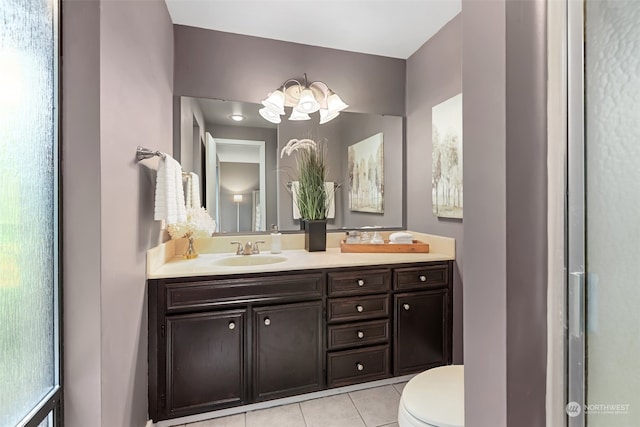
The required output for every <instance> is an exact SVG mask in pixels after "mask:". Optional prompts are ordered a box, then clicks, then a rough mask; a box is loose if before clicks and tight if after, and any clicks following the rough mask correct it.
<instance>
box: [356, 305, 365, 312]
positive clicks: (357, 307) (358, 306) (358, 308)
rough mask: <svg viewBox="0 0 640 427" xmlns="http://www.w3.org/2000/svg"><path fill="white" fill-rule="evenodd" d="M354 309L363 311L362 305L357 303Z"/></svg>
mask: <svg viewBox="0 0 640 427" xmlns="http://www.w3.org/2000/svg"><path fill="white" fill-rule="evenodd" d="M356 310H358V313H362V312H363V311H364V307H363V306H361V305H360V304H358V305H356Z"/></svg>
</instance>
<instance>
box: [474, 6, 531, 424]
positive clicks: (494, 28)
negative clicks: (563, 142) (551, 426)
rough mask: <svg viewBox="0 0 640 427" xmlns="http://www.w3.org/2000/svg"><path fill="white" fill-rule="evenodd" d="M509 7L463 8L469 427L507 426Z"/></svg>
mask: <svg viewBox="0 0 640 427" xmlns="http://www.w3.org/2000/svg"><path fill="white" fill-rule="evenodd" d="M505 7H506V5H505V1H504V0H497V1H475V0H464V1H463V3H462V13H463V15H464V16H463V17H464V19H463V20H462V27H463V28H462V46H463V48H462V58H463V60H462V77H463V88H462V89H463V93H464V95H463V97H464V98H463V113H462V114H463V117H464V121H463V145H464V159H465V162H464V186H465V189H464V196H465V199H464V223H463V224H464V248H463V253H462V255H463V257H464V260H465V263H464V278H465V288H464V294H463V316H464V362H465V390H464V394H465V425H468V426H470V427H482V426H487V427H488V426H495V427H506V426H507V369H506V364H507V325H506V321H507V318H506V303H507V294H506V291H507V277H506V271H507V247H506V235H507V229H506V224H507V210H506V143H507V141H506V123H505V122H506V101H505V100H506V87H505V78H506V70H505V64H506V58H505V56H506V52H505V44H506V43H505V33H506V28H505ZM474 159H475V161H474ZM518 425H519V424H518Z"/></svg>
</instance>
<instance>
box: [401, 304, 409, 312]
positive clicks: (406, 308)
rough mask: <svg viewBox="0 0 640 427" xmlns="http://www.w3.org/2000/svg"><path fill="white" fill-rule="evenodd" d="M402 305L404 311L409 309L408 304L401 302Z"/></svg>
mask: <svg viewBox="0 0 640 427" xmlns="http://www.w3.org/2000/svg"><path fill="white" fill-rule="evenodd" d="M402 307H404V309H405V310H406V311H409V309H410V308H411V306H410V305H409V304H402Z"/></svg>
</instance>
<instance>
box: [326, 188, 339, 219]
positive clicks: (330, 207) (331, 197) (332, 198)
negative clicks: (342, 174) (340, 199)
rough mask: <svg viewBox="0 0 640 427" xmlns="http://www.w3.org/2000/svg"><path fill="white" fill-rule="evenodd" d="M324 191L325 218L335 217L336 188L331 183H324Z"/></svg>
mask: <svg viewBox="0 0 640 427" xmlns="http://www.w3.org/2000/svg"><path fill="white" fill-rule="evenodd" d="M324 191H325V193H326V194H327V218H329V219H332V218H335V216H336V186H335V184H334V183H333V182H325V183H324Z"/></svg>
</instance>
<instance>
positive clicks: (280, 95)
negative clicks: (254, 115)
mask: <svg viewBox="0 0 640 427" xmlns="http://www.w3.org/2000/svg"><path fill="white" fill-rule="evenodd" d="M262 105H264V106H265V107H267V108H268V109H269V110H271V111H273V112H274V113H277V114H281V115H282V114H284V92H282V91H281V90H276V91H273V92H271V93H270V94H269V95H268V96H267V98H266V99H264V100H263V101H262ZM263 117H264V116H263Z"/></svg>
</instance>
